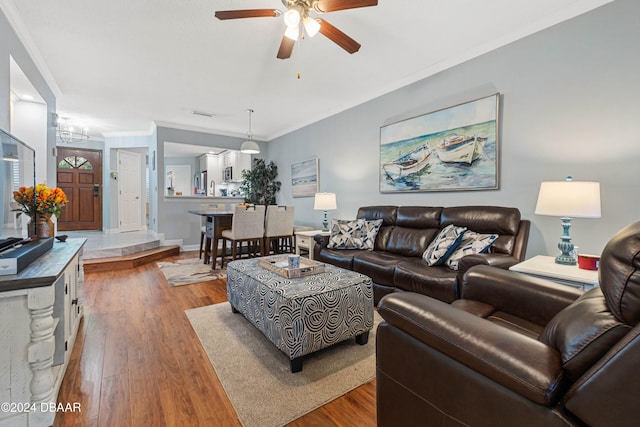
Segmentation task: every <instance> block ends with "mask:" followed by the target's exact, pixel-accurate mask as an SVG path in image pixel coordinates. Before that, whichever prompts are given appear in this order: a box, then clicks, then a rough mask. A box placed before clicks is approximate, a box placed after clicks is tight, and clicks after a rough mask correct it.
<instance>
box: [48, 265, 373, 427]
mask: <svg viewBox="0 0 640 427" xmlns="http://www.w3.org/2000/svg"><path fill="white" fill-rule="evenodd" d="M193 256H194V253H193V252H187V253H183V254H181V255H179V256H174V257H169V258H166V259H165V260H172V259H179V258H190V257H193ZM195 256H197V253H195ZM83 290H84V318H83V319H82V322H81V324H80V330H79V332H78V338H77V341H76V344H75V346H74V349H73V352H72V354H71V361H70V363H69V366H68V369H67V372H66V374H65V377H64V380H63V382H62V386H61V389H60V393H59V395H58V402H60V403H63V404H65V405H66V404H67V403H71V404H73V403H74V402H79V403H80V405H81V409H82V410H81V411H80V412H67V413H58V414H57V415H56V419H55V423H54V426H118V427H124V426H135V427H138V426H239V425H240V423H239V421H238V419H237V417H236V414H235V411H234V409H233V407H232V406H231V403H230V402H229V399H228V398H227V396H226V394H225V392H224V389H223V388H222V385H221V384H220V381H219V380H218V377H217V376H216V372H215V371H214V369H213V367H212V366H211V363H210V362H209V359H208V357H207V355H206V353H205V351H204V349H203V348H202V346H201V345H200V341H199V340H198V337H197V336H196V334H195V332H194V331H193V329H192V328H191V324H190V323H189V320H188V319H187V317H186V315H185V313H184V311H185V310H186V309H189V308H195V307H201V306H205V305H211V304H216V303H220V302H225V301H227V294H226V289H225V281H224V280H216V281H211V282H205V283H202V284H195V285H186V286H178V287H170V286H169V285H167V283H166V280H165V279H164V276H163V275H162V273H161V272H160V270H159V269H158V267H157V266H156V264H155V263H152V264H148V265H144V266H140V267H136V268H132V269H129V270H120V271H106V272H95V273H85V280H84V285H83ZM212 326H215V325H212ZM375 424H376V415H375V380H373V381H371V382H369V383H367V384H365V385H363V386H361V387H359V388H357V389H356V390H354V391H352V392H350V393H348V394H346V395H344V396H342V397H340V398H338V399H336V400H334V401H333V402H330V403H328V404H326V405H324V406H323V407H321V408H319V409H317V410H315V411H313V412H311V413H309V414H307V415H305V416H304V417H302V418H299V419H298V420H296V421H294V422H292V423H291V424H290V426H295V427H302V426H375Z"/></svg>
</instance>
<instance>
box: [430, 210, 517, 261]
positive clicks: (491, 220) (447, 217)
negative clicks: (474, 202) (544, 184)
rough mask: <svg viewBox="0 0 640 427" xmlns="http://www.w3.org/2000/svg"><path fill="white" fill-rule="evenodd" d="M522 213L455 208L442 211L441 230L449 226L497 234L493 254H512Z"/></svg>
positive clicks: (492, 249) (492, 248)
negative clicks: (453, 225)
mask: <svg viewBox="0 0 640 427" xmlns="http://www.w3.org/2000/svg"><path fill="white" fill-rule="evenodd" d="M520 221H521V219H520V211H519V210H518V209H517V208H507V207H502V206H453V207H447V208H443V209H442V216H441V217H440V226H441V228H444V227H446V226H447V225H449V224H455V225H457V226H461V227H467V228H468V229H469V230H474V231H476V232H477V233H483V234H497V235H499V236H500V237H498V239H496V241H495V242H494V243H493V246H492V247H491V252H497V253H503V254H511V253H512V252H513V249H514V246H515V244H516V242H517V240H516V236H517V234H518V230H519V229H520Z"/></svg>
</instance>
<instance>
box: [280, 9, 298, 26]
mask: <svg viewBox="0 0 640 427" xmlns="http://www.w3.org/2000/svg"><path fill="white" fill-rule="evenodd" d="M284 23H285V24H286V25H287V27H288V28H291V27H297V26H298V24H300V12H298V11H297V10H296V9H289V10H287V11H286V12H285V13H284Z"/></svg>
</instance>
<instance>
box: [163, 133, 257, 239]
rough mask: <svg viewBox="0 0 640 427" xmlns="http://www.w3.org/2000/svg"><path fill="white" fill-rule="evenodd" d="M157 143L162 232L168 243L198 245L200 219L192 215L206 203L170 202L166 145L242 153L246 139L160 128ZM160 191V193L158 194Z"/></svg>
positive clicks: (171, 200)
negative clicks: (241, 149)
mask: <svg viewBox="0 0 640 427" xmlns="http://www.w3.org/2000/svg"><path fill="white" fill-rule="evenodd" d="M156 132H157V135H156V141H157V150H158V155H157V162H158V165H157V170H158V174H157V175H156V178H157V180H158V182H157V187H156V188H155V194H154V193H153V192H152V196H151V197H152V198H153V197H155V198H156V200H157V202H158V204H157V206H158V211H157V218H158V232H160V233H164V237H165V239H167V240H176V239H183V242H184V244H186V245H195V244H198V243H199V242H200V226H201V224H200V218H199V217H197V216H196V215H191V214H188V213H187V212H188V211H189V210H190V209H199V208H200V204H201V203H203V202H201V201H198V200H190V201H186V200H179V199H176V198H174V199H167V198H165V197H164V192H163V191H162V189H164V188H165V187H166V184H165V182H164V181H165V178H166V177H165V175H164V160H165V159H164V143H165V142H177V143H182V144H193V145H203V146H208V147H218V148H229V149H232V150H239V149H240V146H241V145H242V143H243V142H244V141H245V139H244V138H235V137H231V136H224V135H214V134H209V133H204V132H193V131H187V130H180V129H173V128H167V127H161V126H158V127H157V129H156ZM258 145H259V146H260V150H261V151H263V152H264V150H265V144H264V143H263V142H258ZM158 189H160V191H158Z"/></svg>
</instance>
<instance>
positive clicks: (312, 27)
mask: <svg viewBox="0 0 640 427" xmlns="http://www.w3.org/2000/svg"><path fill="white" fill-rule="evenodd" d="M302 24H303V25H304V29H305V31H306V32H307V34H309V37H313V36H315V35H316V34H318V31H320V23H319V22H318V21H316V20H315V19H313V18H311V17H309V16H307V17H305V18H304V19H303V20H302Z"/></svg>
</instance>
